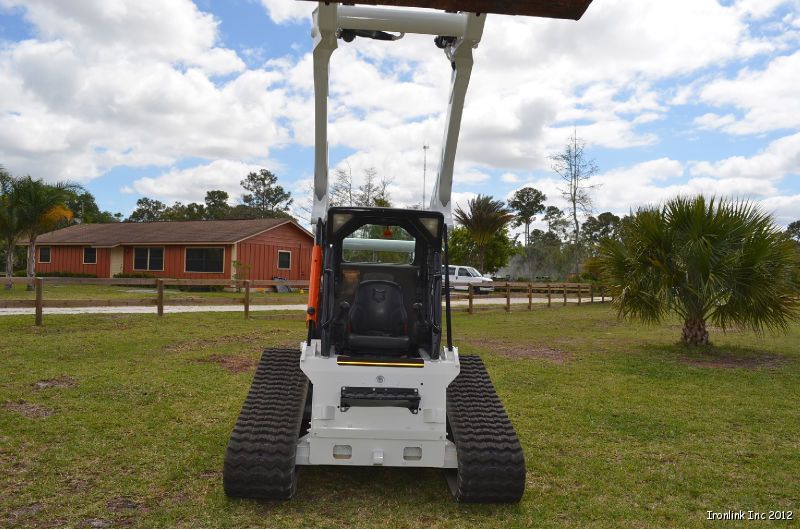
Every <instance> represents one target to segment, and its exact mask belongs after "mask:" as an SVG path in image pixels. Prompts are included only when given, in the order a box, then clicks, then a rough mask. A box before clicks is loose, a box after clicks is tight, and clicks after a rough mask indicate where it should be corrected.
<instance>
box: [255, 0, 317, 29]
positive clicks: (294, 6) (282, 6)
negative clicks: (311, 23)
mask: <svg viewBox="0 0 800 529" xmlns="http://www.w3.org/2000/svg"><path fill="white" fill-rule="evenodd" d="M261 5H263V6H264V8H266V10H267V13H268V14H269V17H270V18H271V19H272V20H273V22H275V23H276V24H284V23H286V22H299V21H302V20H305V19H307V18H310V17H311V13H312V12H313V11H314V8H315V7H316V4H314V2H299V1H297V0H261Z"/></svg>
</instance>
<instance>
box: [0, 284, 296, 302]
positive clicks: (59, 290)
mask: <svg viewBox="0 0 800 529" xmlns="http://www.w3.org/2000/svg"><path fill="white" fill-rule="evenodd" d="M267 290H269V291H266V292H265V289H263V288H261V289H255V288H254V289H252V290H251V291H250V295H251V298H252V300H253V302H254V303H255V302H259V303H263V302H274V303H281V304H283V303H306V302H307V301H308V294H302V293H300V292H291V293H276V292H272V291H271V289H267ZM43 296H44V299H45V300H65V299H66V300H70V299H92V300H107V299H145V298H147V299H155V296H156V289H155V288H154V287H135V286H115V285H53V284H47V282H46V281H45V284H44V289H43ZM164 296H165V298H166V300H167V301H169V300H171V299H172V300H187V299H198V300H202V299H207V298H231V299H232V298H238V299H241V298H242V297H243V294H242V293H236V292H196V291H191V292H190V291H181V290H178V289H177V288H170V287H166V288H165V289H164ZM35 297H36V296H35V292H33V291H30V290H27V289H26V286H25V285H14V286H13V288H12V289H11V290H6V289H4V288H3V287H2V286H0V302H2V301H5V300H16V299H27V300H32V299H35Z"/></svg>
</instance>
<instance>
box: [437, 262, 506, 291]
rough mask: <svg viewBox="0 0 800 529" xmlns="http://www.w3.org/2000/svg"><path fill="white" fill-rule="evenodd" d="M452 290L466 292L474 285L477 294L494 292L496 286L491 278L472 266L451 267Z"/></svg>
mask: <svg viewBox="0 0 800 529" xmlns="http://www.w3.org/2000/svg"><path fill="white" fill-rule="evenodd" d="M449 273H450V290H460V291H464V292H466V291H467V289H468V288H469V285H473V286H474V287H475V288H474V291H475V292H493V291H494V286H493V283H492V279H491V278H490V277H485V276H483V275H482V274H481V273H480V272H478V271H477V270H476V269H474V268H472V267H471V266H461V265H450V269H449ZM442 275H444V266H443V267H442Z"/></svg>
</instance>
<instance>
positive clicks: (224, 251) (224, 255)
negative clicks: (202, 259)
mask: <svg viewBox="0 0 800 529" xmlns="http://www.w3.org/2000/svg"><path fill="white" fill-rule="evenodd" d="M220 248H222V271H221V272H192V271H189V270H187V269H186V261H187V259H186V252H188V251H189V250H218V249H220ZM227 259H228V248H227V247H225V246H186V247H184V248H183V273H184V274H224V273H225V263H226V262H227Z"/></svg>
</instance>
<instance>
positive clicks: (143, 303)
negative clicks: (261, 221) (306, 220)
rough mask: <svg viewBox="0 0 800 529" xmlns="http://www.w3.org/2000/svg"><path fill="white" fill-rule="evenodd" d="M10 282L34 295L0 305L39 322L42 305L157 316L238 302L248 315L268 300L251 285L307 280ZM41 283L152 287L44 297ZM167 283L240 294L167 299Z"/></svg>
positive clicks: (296, 285)
mask: <svg viewBox="0 0 800 529" xmlns="http://www.w3.org/2000/svg"><path fill="white" fill-rule="evenodd" d="M0 282H2V283H3V284H7V283H9V279H8V278H5V277H1V278H0ZM10 282H11V284H23V285H30V284H33V287H34V290H35V298H34V299H33V300H30V299H9V300H2V299H0V308H6V309H22V308H25V309H30V308H32V309H34V314H35V316H36V325H42V320H43V312H44V310H43V309H45V308H89V307H155V308H156V313H157V314H158V315H159V316H163V315H164V307H165V306H167V307H168V306H181V305H184V306H185V305H198V306H225V305H233V306H237V305H241V306H243V307H244V316H245V318H248V317H249V316H250V307H251V305H255V304H259V305H264V304H270V303H254V302H253V299H252V296H251V293H252V289H253V288H271V287H277V286H285V287H291V288H301V289H307V288H308V281H255V280H252V281H251V280H218V279H139V278H134V279H131V278H119V279H99V278H98V279H95V278H83V277H80V278H79V277H37V278H33V279H29V278H27V277H14V278H11V280H10ZM45 285H105V286H130V287H145V288H148V287H149V288H154V289H155V291H156V292H155V296H154V297H144V298H141V297H140V298H110V299H56V300H48V299H44V287H45ZM167 286H185V287H215V286H216V287H229V288H236V289H237V290H240V291H241V293H242V295H241V297H225V298H217V297H204V298H190V299H169V298H167V297H165V296H164V289H165V287H167Z"/></svg>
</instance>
